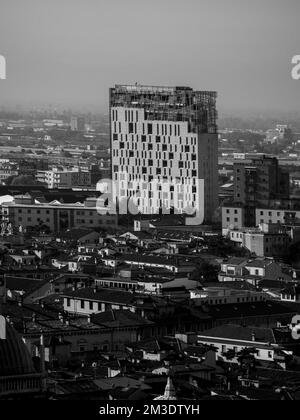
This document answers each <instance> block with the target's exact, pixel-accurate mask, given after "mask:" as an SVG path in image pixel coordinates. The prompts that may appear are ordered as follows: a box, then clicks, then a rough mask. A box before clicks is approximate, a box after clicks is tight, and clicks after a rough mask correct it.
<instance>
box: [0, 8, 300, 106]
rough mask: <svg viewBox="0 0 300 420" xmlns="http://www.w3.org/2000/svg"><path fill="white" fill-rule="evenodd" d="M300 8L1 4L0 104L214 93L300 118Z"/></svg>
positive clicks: (229, 102)
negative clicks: (126, 90) (153, 88)
mask: <svg viewBox="0 0 300 420" xmlns="http://www.w3.org/2000/svg"><path fill="white" fill-rule="evenodd" d="M299 18H300V1H299V0H285V1H283V0H0V54H2V55H4V56H5V57H6V60H7V77H8V78H7V80H5V81H2V80H0V106H2V105H6V104H9V105H17V104H21V105H48V104H57V105H63V106H70V107H72V106H76V107H78V106H81V105H82V106H84V107H93V108H95V107H99V109H103V108H104V107H105V106H107V103H108V89H109V87H110V86H112V85H114V84H115V83H135V82H139V83H144V84H155V85H190V86H192V87H194V88H195V89H205V90H217V91H218V92H219V106H220V107H221V108H222V109H225V110H232V109H244V110H245V109H247V108H249V109H257V110H265V109H270V108H271V109H274V110H284V111H285V110H295V111H297V110H299V108H300V107H299V105H300V81H294V80H292V78H291V69H292V64H291V59H292V57H293V56H294V55H296V54H300V27H299Z"/></svg>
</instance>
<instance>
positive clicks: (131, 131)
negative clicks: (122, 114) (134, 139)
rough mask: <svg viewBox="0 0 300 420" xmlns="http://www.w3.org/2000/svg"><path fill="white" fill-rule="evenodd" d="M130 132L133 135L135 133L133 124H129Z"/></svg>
mask: <svg viewBox="0 0 300 420" xmlns="http://www.w3.org/2000/svg"><path fill="white" fill-rule="evenodd" d="M128 131H129V134H133V132H134V125H133V123H129V124H128Z"/></svg>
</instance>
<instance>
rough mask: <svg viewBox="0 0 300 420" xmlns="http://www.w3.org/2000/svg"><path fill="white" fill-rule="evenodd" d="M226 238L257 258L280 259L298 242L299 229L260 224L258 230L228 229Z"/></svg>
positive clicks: (299, 237) (299, 238)
mask: <svg viewBox="0 0 300 420" xmlns="http://www.w3.org/2000/svg"><path fill="white" fill-rule="evenodd" d="M223 234H225V231H223ZM227 237H228V238H229V239H230V240H231V241H232V242H234V243H235V244H237V245H238V246H241V247H242V248H245V249H247V250H248V251H250V252H251V253H252V254H255V255H256V256H257V257H282V256H284V255H286V254H287V253H288V251H289V247H290V246H291V244H292V243H295V242H297V241H299V240H300V228H299V227H290V228H288V227H286V226H283V225H280V224H276V225H275V224H261V225H259V227H258V228H244V229H243V228H242V229H232V230H230V229H229V230H228V231H227Z"/></svg>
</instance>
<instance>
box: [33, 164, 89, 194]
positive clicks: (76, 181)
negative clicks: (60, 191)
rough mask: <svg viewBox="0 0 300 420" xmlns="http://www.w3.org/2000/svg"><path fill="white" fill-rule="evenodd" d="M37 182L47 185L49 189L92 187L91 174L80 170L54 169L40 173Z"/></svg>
mask: <svg viewBox="0 0 300 420" xmlns="http://www.w3.org/2000/svg"><path fill="white" fill-rule="evenodd" d="M36 179H37V181H39V182H41V183H43V184H46V185H47V187H48V188H49V189H55V188H64V189H65V188H72V187H90V186H91V184H92V181H91V173H90V172H89V171H83V170H81V169H79V168H72V169H66V168H61V169H59V168H53V169H52V170H49V171H38V173H37V176H36Z"/></svg>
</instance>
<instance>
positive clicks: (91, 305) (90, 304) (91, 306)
mask: <svg viewBox="0 0 300 420" xmlns="http://www.w3.org/2000/svg"><path fill="white" fill-rule="evenodd" d="M93 307H94V305H93V302H90V303H89V308H90V311H92V310H93Z"/></svg>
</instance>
